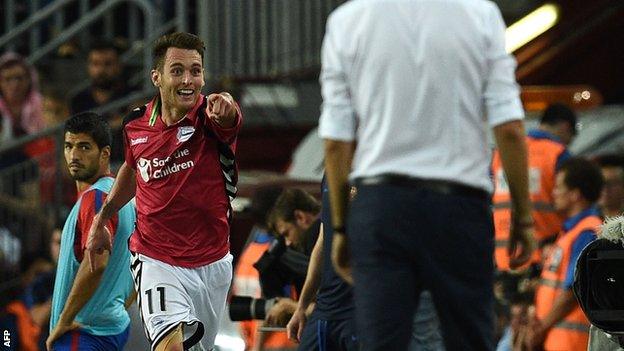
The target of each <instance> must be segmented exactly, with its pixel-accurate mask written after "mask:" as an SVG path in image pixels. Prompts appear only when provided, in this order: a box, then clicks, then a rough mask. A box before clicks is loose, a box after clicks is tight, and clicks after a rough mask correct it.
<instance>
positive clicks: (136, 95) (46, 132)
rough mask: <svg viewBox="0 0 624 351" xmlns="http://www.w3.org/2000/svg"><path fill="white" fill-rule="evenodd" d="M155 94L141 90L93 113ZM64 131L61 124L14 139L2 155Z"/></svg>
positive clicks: (1, 151)
mask: <svg viewBox="0 0 624 351" xmlns="http://www.w3.org/2000/svg"><path fill="white" fill-rule="evenodd" d="M154 94H155V92H154V89H153V88H152V89H146V90H141V91H137V92H134V93H131V94H130V95H128V96H126V97H124V98H122V99H118V100H115V101H113V102H111V103H109V104H106V105H104V106H101V107H99V108H96V109H94V110H93V112H96V113H100V114H104V113H107V112H111V111H114V110H116V109H119V108H121V107H123V106H127V105H129V104H130V103H132V102H135V101H138V100H141V99H145V98H147V97H150V96H153V95H154ZM62 129H63V123H60V124H58V125H56V126H54V127H50V128H46V129H44V130H40V131H38V132H36V133H32V134H28V135H24V136H22V137H20V138H17V139H14V140H10V141H8V142H6V143H5V144H2V145H0V154H3V153H5V152H7V151H10V150H13V149H16V148H18V147H20V146H23V145H26V144H28V143H30V142H33V141H35V140H38V139H41V138H43V137H47V136H50V135H53V134H55V133H59V132H60V131H61V130H62Z"/></svg>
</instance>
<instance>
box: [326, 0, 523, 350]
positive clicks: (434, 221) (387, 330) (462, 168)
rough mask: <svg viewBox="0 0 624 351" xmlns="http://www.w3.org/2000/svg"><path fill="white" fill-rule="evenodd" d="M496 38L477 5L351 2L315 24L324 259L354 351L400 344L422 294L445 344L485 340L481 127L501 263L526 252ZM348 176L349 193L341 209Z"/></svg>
mask: <svg viewBox="0 0 624 351" xmlns="http://www.w3.org/2000/svg"><path fill="white" fill-rule="evenodd" d="M504 37H505V25H504V23H503V20H502V18H501V14H500V11H499V10H498V8H497V7H496V5H495V4H494V3H492V2H490V1H460V0H455V1H431V0H427V1H419V0H415V1H405V0H379V1H350V2H347V3H346V4H344V5H342V6H340V7H339V8H338V9H337V10H335V11H334V12H333V13H332V14H331V15H330V17H329V19H328V22H327V30H326V33H325V39H324V42H323V48H322V54H321V59H322V72H321V84H322V95H323V107H322V114H321V118H320V127H319V133H320V135H321V137H322V138H324V139H325V161H326V162H325V164H326V172H327V179H328V183H329V191H330V201H331V206H332V222H333V230H334V237H333V245H332V255H333V257H332V258H333V261H334V264H335V266H336V271H337V272H338V273H339V274H341V275H342V276H343V277H344V278H345V279H346V280H348V281H351V279H352V278H351V261H350V260H351V258H352V260H353V278H354V281H355V290H354V293H355V306H356V334H357V335H358V337H359V338H360V344H361V345H362V349H363V350H405V349H406V348H407V346H408V343H409V339H410V334H411V329H412V318H413V313H414V311H415V310H416V308H417V301H418V297H419V295H420V292H421V291H422V290H423V289H427V290H429V291H431V294H432V296H433V300H434V303H435V307H436V309H437V312H438V314H439V317H440V325H441V327H442V334H443V337H444V342H445V346H446V349H447V350H479V351H483V350H492V349H493V348H494V321H493V316H494V313H493V300H494V297H493V292H492V286H493V269H494V267H493V263H492V255H493V250H494V242H493V238H494V231H493V226H492V218H491V212H490V201H489V199H490V193H491V192H492V184H491V180H490V176H489V163H490V153H489V146H488V141H487V136H486V128H487V127H488V126H489V127H490V128H492V129H493V131H494V136H495V137H496V141H497V144H498V148H499V150H500V154H501V160H502V164H503V168H504V169H505V173H506V177H507V180H508V184H509V188H510V194H511V199H510V201H511V203H512V207H513V218H512V231H511V236H510V243H509V249H510V250H511V251H512V259H511V265H512V266H513V267H515V266H518V265H520V264H523V263H525V262H526V261H527V260H528V259H529V257H530V256H531V254H532V251H533V242H532V229H533V220H532V217H531V207H530V203H529V196H528V186H527V155H526V145H525V140H524V127H523V122H522V118H523V115H524V114H523V110H522V105H521V103H520V99H519V94H518V86H517V84H516V82H515V78H514V70H515V67H516V65H515V61H514V59H513V58H512V57H511V56H510V55H508V54H507V53H506V51H505V42H504ZM356 142H357V146H356ZM348 178H350V180H351V181H352V182H353V183H355V185H356V186H357V188H358V195H357V196H356V197H355V199H354V201H353V202H352V203H351V204H350V207H349V212H348V213H347V198H348V191H349V184H348ZM347 214H348V216H347ZM347 219H348V222H347ZM345 226H346V227H345ZM347 236H348V239H349V245H347ZM349 246H350V249H351V253H352V255H350V253H349ZM517 248H520V249H521V250H519V251H518V252H515V249H517ZM373 282H374V283H373ZM399 286H400V287H401V288H400V289H397V287H399Z"/></svg>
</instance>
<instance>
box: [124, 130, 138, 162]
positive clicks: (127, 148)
mask: <svg viewBox="0 0 624 351" xmlns="http://www.w3.org/2000/svg"><path fill="white" fill-rule="evenodd" d="M123 139H124V158H125V162H126V163H127V164H128V166H130V167H132V169H134V170H135V171H136V162H135V161H134V155H132V148H131V147H130V143H129V142H128V133H127V132H126V127H125V126H124V127H123Z"/></svg>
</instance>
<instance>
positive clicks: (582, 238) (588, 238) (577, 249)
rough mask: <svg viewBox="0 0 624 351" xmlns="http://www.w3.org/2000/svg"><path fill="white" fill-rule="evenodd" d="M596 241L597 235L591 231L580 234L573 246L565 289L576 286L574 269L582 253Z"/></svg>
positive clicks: (564, 283) (564, 282)
mask: <svg viewBox="0 0 624 351" xmlns="http://www.w3.org/2000/svg"><path fill="white" fill-rule="evenodd" d="M594 239H596V233H594V232H593V231H591V230H585V231H583V232H581V234H579V236H578V237H577V238H576V240H575V241H574V243H573V244H572V252H571V253H570V264H568V271H567V272H566V277H565V280H564V281H563V288H564V289H566V290H567V289H572V285H573V284H574V269H575V268H576V261H578V258H579V256H580V255H581V251H583V249H584V248H585V246H587V245H588V244H589V243H591V242H592V241H594Z"/></svg>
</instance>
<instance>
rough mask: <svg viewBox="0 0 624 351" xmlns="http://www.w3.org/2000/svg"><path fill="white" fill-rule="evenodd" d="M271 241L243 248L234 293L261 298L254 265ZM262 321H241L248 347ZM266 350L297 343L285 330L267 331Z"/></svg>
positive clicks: (288, 346) (293, 346) (287, 346)
mask: <svg viewBox="0 0 624 351" xmlns="http://www.w3.org/2000/svg"><path fill="white" fill-rule="evenodd" d="M270 245H271V242H270V241H269V242H265V243H259V242H256V241H253V242H251V243H249V245H247V247H246V248H245V249H244V250H243V252H242V254H241V256H240V258H239V259H238V263H237V265H236V270H235V272H234V294H235V295H244V296H251V297H254V298H259V297H260V296H261V288H260V275H259V274H258V270H257V269H256V268H255V267H254V266H253V264H254V263H256V262H258V260H259V259H260V257H261V256H262V254H264V252H265V251H266V250H267V249H268V248H269V246H270ZM262 323H263V322H262V321H257V320H250V321H242V322H240V329H241V333H242V334H243V337H244V338H245V344H246V349H250V348H252V347H253V346H254V343H255V342H256V334H257V329H258V327H260V326H261V325H262ZM263 346H264V348H263V349H264V350H266V351H269V350H279V349H285V348H293V349H294V348H296V347H297V345H296V344H295V343H293V342H292V341H290V340H289V339H288V336H287V335H286V333H285V332H267V333H266V339H265V340H264V343H263Z"/></svg>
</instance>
